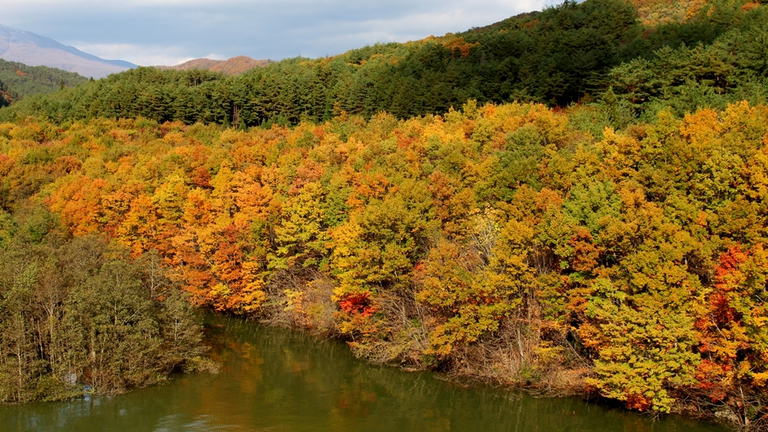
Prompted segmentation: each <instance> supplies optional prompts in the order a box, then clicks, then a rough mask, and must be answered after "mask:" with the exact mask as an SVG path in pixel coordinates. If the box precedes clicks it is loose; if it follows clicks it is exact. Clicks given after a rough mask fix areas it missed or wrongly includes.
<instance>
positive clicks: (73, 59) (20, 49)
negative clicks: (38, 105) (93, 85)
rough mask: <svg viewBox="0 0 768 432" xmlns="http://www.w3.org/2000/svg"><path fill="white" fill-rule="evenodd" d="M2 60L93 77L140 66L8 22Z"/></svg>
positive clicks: (1, 30)
mask: <svg viewBox="0 0 768 432" xmlns="http://www.w3.org/2000/svg"><path fill="white" fill-rule="evenodd" d="M0 59H4V60H7V61H12V62H19V63H23V64H26V65H30V66H48V67H52V68H56V69H62V70H65V71H68V72H76V73H78V74H80V75H83V76H85V77H93V78H101V77H104V76H107V75H109V74H113V73H118V72H122V71H125V70H128V69H131V68H135V67H136V65H134V64H132V63H129V62H126V61H122V60H104V59H102V58H99V57H96V56H94V55H91V54H88V53H84V52H82V51H80V50H78V49H77V48H74V47H71V46H67V45H64V44H61V43H59V42H56V41H55V40H53V39H50V38H47V37H44V36H40V35H37V34H35V33H32V32H28V31H24V30H18V29H14V28H11V27H6V26H4V25H0Z"/></svg>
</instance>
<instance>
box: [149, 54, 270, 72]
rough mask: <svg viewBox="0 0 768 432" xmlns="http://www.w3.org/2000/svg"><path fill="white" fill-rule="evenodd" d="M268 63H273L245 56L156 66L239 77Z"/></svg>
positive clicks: (164, 68) (162, 68)
mask: <svg viewBox="0 0 768 432" xmlns="http://www.w3.org/2000/svg"><path fill="white" fill-rule="evenodd" d="M270 63H274V62H273V61H271V60H254V59H252V58H250V57H247V56H237V57H232V58H231V59H228V60H211V59H207V58H200V59H194V60H190V61H187V62H184V63H182V64H179V65H176V66H157V68H158V69H160V70H169V69H174V70H182V71H188V70H195V69H204V70H210V71H212V72H221V73H223V74H224V75H240V74H242V73H243V72H246V71H249V70H251V69H253V68H257V67H263V66H266V65H268V64H270Z"/></svg>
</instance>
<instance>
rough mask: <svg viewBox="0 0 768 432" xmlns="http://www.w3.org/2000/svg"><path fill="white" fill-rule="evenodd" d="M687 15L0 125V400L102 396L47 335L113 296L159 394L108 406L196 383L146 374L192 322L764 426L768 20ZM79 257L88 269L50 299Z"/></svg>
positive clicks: (365, 57) (427, 46) (241, 80)
mask: <svg viewBox="0 0 768 432" xmlns="http://www.w3.org/2000/svg"><path fill="white" fill-rule="evenodd" d="M690 3H691V5H689V6H686V7H690V9H689V12H690V14H689V15H690V16H689V18H688V19H678V18H675V17H677V16H678V15H675V14H678V12H679V11H678V10H677V9H674V8H673V9H671V11H672V12H670V15H669V16H670V17H671V18H669V19H661V18H658V17H657V18H658V20H657V21H655V23H654V24H653V26H652V27H649V25H650V24H643V23H641V21H639V20H638V17H639V15H638V12H637V10H636V9H635V8H634V7H632V6H630V5H629V4H628V3H625V2H623V1H619V0H586V1H584V2H583V3H575V2H566V3H564V4H562V5H560V6H557V7H553V8H549V9H546V10H544V11H542V12H540V13H533V14H527V15H524V16H519V17H514V18H510V19H509V20H505V21H503V22H500V23H497V24H494V25H492V26H488V27H484V28H478V29H472V30H470V31H468V32H464V33H459V34H455V35H447V36H445V37H442V38H430V39H427V40H423V41H418V42H412V43H407V44H386V45H375V46H371V47H366V48H362V49H359V50H353V51H350V52H348V53H345V54H343V55H340V56H337V57H332V58H325V59H317V60H310V59H291V60H285V61H281V62H277V63H274V64H271V65H268V66H266V67H264V68H260V69H255V70H252V71H249V72H247V73H245V74H243V75H242V76H238V77H224V76H223V75H220V74H216V73H211V72H208V71H186V72H185V71H158V70H155V69H150V68H139V69H137V70H131V71H127V72H125V73H121V74H117V75H113V76H110V77H108V78H106V79H102V80H98V81H95V82H89V83H86V84H84V85H81V86H78V87H76V88H73V89H65V90H62V91H59V92H56V93H54V94H51V95H45V96H39V97H30V98H26V99H25V100H23V101H20V102H18V103H15V104H14V105H13V106H11V107H9V108H4V109H2V110H0V117H2V118H4V119H7V120H10V121H9V122H6V123H0V250H1V251H2V254H3V255H2V259H0V300H2V301H1V302H0V307H2V308H5V309H4V310H5V311H6V312H7V313H6V314H5V315H0V317H10V318H0V319H3V321H2V326H0V344H1V346H0V350H3V353H7V354H6V355H5V356H4V357H2V359H3V361H4V362H5V363H3V364H2V365H0V367H2V368H4V369H2V368H0V391H5V392H6V393H4V394H6V396H3V397H4V398H5V400H28V399H32V398H35V396H34V395H35V394H39V393H34V390H33V389H35V388H45V387H40V386H43V385H46V386H54V387H55V386H59V387H56V388H66V387H62V386H63V384H62V382H61V380H62V378H60V377H61V371H71V370H80V371H82V372H81V373H80V375H81V376H102V375H93V374H94V373H95V372H92V371H96V370H97V369H95V366H94V365H93V363H88V362H93V361H94V360H93V357H92V356H91V357H88V356H85V357H83V356H82V355H81V357H77V356H75V357H72V358H74V359H75V360H76V361H80V363H72V362H74V361H75V360H66V361H69V362H70V363H66V362H64V359H63V358H62V357H61V354H60V353H61V352H64V351H62V350H63V349H64V348H62V345H61V343H62V342H61V341H62V340H64V339H63V338H64V336H55V337H54V336H48V335H49V334H51V335H59V334H61V335H64V334H67V335H68V334H69V333H67V332H70V331H73V330H70V327H67V326H65V325H64V324H57V323H64V322H70V321H71V320H77V319H80V320H81V321H79V322H82V318H77V317H82V316H83V315H82V314H83V313H85V312H83V311H84V309H82V308H83V307H85V306H84V305H83V303H82V301H80V303H78V301H79V300H78V299H81V298H82V297H83V296H85V297H88V296H97V297H98V296H101V295H102V294H100V291H98V289H100V288H99V287H100V286H103V285H104V283H106V282H105V281H110V280H114V278H113V279H110V277H112V275H115V274H118V273H119V274H125V275H127V276H126V278H125V279H122V280H125V281H126V282H125V283H126V285H125V286H124V289H125V292H126V293H133V294H135V295H133V296H131V295H126V296H125V298H124V300H125V301H130V302H133V303H131V305H132V306H130V307H132V308H134V310H136V311H142V312H141V313H142V314H143V313H144V312H143V311H147V312H146V314H144V315H141V316H142V317H146V321H143V320H140V321H134V322H132V323H131V324H130V326H128V327H130V328H133V329H141V331H146V332H148V333H146V334H148V335H150V336H151V337H148V338H146V340H145V339H140V340H141V342H142V343H146V344H148V345H142V346H143V347H144V348H141V349H140V350H137V352H145V353H148V354H147V357H145V358H144V360H142V361H145V362H147V363H146V364H147V365H148V366H147V368H148V369H149V370H151V371H153V373H152V374H149V375H144V376H141V377H140V378H141V379H136V378H135V376H134V375H132V374H131V373H125V374H124V375H120V374H119V373H116V372H113V371H112V370H110V372H109V374H107V375H106V376H108V377H112V378H110V379H112V380H114V381H110V382H113V383H116V384H113V385H112V386H113V387H121V386H122V387H129V386H131V385H143V383H148V382H152V381H153V380H159V379H162V376H163V375H162V373H163V372H164V371H167V370H168V369H169V368H173V367H183V366H184V365H186V364H193V365H195V364H197V363H196V362H199V361H202V360H194V359H195V358H199V356H200V354H201V351H189V352H187V351H182V352H177V354H175V357H172V359H173V361H169V360H168V358H167V357H164V355H160V354H158V353H163V352H174V351H172V350H170V351H169V350H168V349H166V348H162V347H166V346H168V344H169V343H170V342H169V339H168V338H167V335H168V334H169V333H168V332H167V330H165V329H167V328H168V323H169V321H168V318H167V317H168V316H169V314H170V313H171V311H174V310H176V309H175V308H177V307H178V308H180V307H181V306H179V305H181V304H183V302H181V301H179V300H180V299H183V298H184V296H189V299H190V300H191V301H192V302H193V303H194V304H196V305H197V306H200V307H205V308H210V309H213V310H216V311H219V312H224V313H231V314H238V315H241V316H247V317H255V318H259V319H264V320H268V321H271V322H274V323H282V324H288V325H293V326H300V327H306V328H310V329H315V330H318V331H323V332H327V333H329V334H334V335H337V336H339V337H343V338H346V339H347V340H348V341H349V343H350V346H351V347H352V348H353V350H354V351H355V353H356V354H358V355H359V356H361V357H365V358H367V359H369V360H371V361H375V362H382V363H384V362H388V363H394V364H402V365H407V366H411V367H421V368H431V369H436V370H442V371H445V372H449V373H453V374H457V375H470V376H474V377H480V378H483V379H488V380H493V381H496V382H499V383H504V384H515V385H524V386H532V387H541V388H544V387H546V388H555V389H558V390H567V391H575V392H581V393H587V394H592V395H597V396H600V397H603V398H608V399H611V400H616V401H620V402H621V403H623V404H624V405H625V406H626V407H628V408H630V409H636V410H642V411H646V410H655V411H657V412H671V411H678V412H679V411H688V412H692V413H695V414H697V415H707V416H712V417H719V418H722V419H726V420H728V421H731V422H732V423H734V424H739V425H743V426H747V425H750V426H754V427H756V428H761V427H766V426H768V409H766V407H768V387H766V385H767V384H768V327H767V326H766V323H768V306H767V305H766V300H767V299H768V293H767V292H766V291H768V281H767V279H766V278H767V277H768V252H767V250H768V246H766V242H768V220H766V217H768V196H767V194H768V123H766V121H765V119H766V118H768V107H767V106H766V102H767V100H766V98H767V97H768V93H766V75H767V74H768V64H767V63H766V61H768V60H767V59H768V51H767V50H768V8H766V7H765V6H760V5H759V4H757V3H746V2H743V1H728V0H714V1H711V2H701V3H700V4H693V2H690ZM686 4H688V3H686ZM694 6H695V7H694ZM653 7H656V6H655V4H654V5H653ZM653 10H654V11H656V12H655V13H659V10H661V9H653ZM513 101H516V102H513ZM255 126H259V127H255ZM40 227H45V228H44V229H43V228H40ZM108 242H109V243H108ZM80 245H88V246H87V247H88V248H91V249H95V250H100V251H102V252H100V255H99V257H103V258H100V260H96V261H94V262H93V263H92V264H93V266H92V267H91V268H89V270H85V269H81V270H82V271H81V270H77V271H78V272H81V273H76V274H74V273H73V274H72V275H69V273H67V272H69V271H70V270H68V269H67V268H68V266H67V264H66V262H67V261H66V260H67V259H70V258H69V256H70V255H71V254H72V253H73V252H70V250H71V249H70V248H75V247H81V246H80ZM27 268H30V269H31V270H28V271H27V270H24V271H25V272H28V273H29V274H34V275H35V277H36V278H37V279H29V281H31V282H24V281H27V279H24V278H14V277H13V275H14V274H22V273H18V269H27ZM148 268H149V269H160V270H158V271H160V272H161V273H162V278H163V279H161V280H162V281H163V282H162V286H163V287H165V288H163V292H162V293H161V294H158V293H156V292H154V291H152V290H151V289H149V290H148V289H147V286H148V285H147V282H146V281H147V273H146V272H147V269H148ZM62 269H67V270H66V271H65V270H62ZM49 271H50V272H54V273H55V272H56V271H58V272H61V273H62V275H61V276H60V278H61V280H63V281H65V282H62V283H61V285H56V286H62V287H69V288H66V291H65V292H66V293H67V295H66V296H64V297H61V298H62V300H61V301H60V302H59V303H57V304H58V305H59V306H58V309H57V310H58V311H59V312H57V313H59V314H60V315H57V318H56V320H52V319H50V316H51V315H50V314H49V312H47V311H48V309H49V308H46V304H47V303H45V301H41V300H39V299H45V298H47V297H45V295H47V294H45V293H47V292H48V291H46V290H48V288H46V287H48V286H49V285H50V284H48V283H47V282H46V281H48V280H49V279H48V276H47V275H48V273H46V272H49ZM14 272H16V273H14ZM120 272H122V273H120ZM23 274H27V273H23ZM22 282H23V283H22ZM24 287H28V288H24ZM21 288H24V289H23V290H22V289H21ZM62 289H64V288H62ZM89 290H90V291H89ZM43 294H45V295H43ZM24 296H27V297H24ZM121 298H123V297H121ZM30 299H34V300H30ZM14 302H15V303H14ZM174 302H175V303H174ZM19 304H24V305H25V306H24V307H23V308H21V309H20V307H21V306H19ZM99 305H100V303H98V302H93V303H89V304H88V306H89V307H91V308H92V309H88V313H92V314H94V315H93V316H102V315H103V314H104V313H106V312H103V313H102V311H101V309H99V307H100V306H99ZM174 305H176V306H174ZM126 307H129V306H126ZM179 310H181V309H179ZM152 311H154V312H152ZM150 312H151V313H150ZM152 313H154V314H155V315H152ZM179 313H182V312H179ZM186 313H187V312H184V314H186ZM46 314H49V315H46ZM78 314H80V315H78ZM183 316H185V317H187V316H188V315H183ZM68 317H70V318H68ZM186 319H188V318H185V320H186ZM67 320H70V321H67ZM107 321H109V320H107ZM172 321H173V322H176V321H174V320H172ZM193 321H194V320H192V321H184V322H190V323H192V324H189V326H190V327H189V328H190V330H189V333H188V334H189V336H188V337H189V338H190V340H193V341H195V340H197V339H196V338H197V336H196V335H199V334H198V333H196V332H197V331H198V330H199V329H198V328H197V327H195V325H193V324H194V322H193ZM51 322H53V323H54V324H50V323H51ZM99 322H100V321H99ZM110 322H111V321H110ZM139 323H141V324H139ZM45 325H54V326H55V325H59V326H60V327H59V328H60V330H56V328H54V327H51V328H53V329H54V330H51V331H48V327H45ZM104 325H107V324H104ZM121 328H122V327H121ZM88 329H92V327H83V328H79V330H77V331H76V332H75V334H79V335H81V336H78V337H69V336H66V340H68V341H73V342H72V343H74V344H75V345H76V346H75V347H74V348H73V350H74V351H73V352H76V353H77V352H80V353H82V352H86V353H87V352H88V350H92V346H93V345H88V344H93V343H94V342H93V341H92V340H90V339H88V338H87V337H85V336H82V335H86V334H94V331H95V330H88ZM147 329H148V330H147ZM57 331H59V332H61V333H57ZM88 331H90V332H91V333H87V332H88ZM109 331H112V330H109ZM126 331H127V330H126ZM78 332H79V333H78ZM99 332H101V330H99ZM109 334H112V333H109ZM78 338H79V339H78ZM120 340H121V341H124V342H125V343H134V342H135V341H136V340H138V339H131V338H126V339H120ZM19 341H24V343H27V344H29V345H24V343H21V342H19ZM29 341H32V342H29ZM37 341H40V342H37ZM131 341H134V342H131ZM102 342H103V343H107V342H109V343H114V340H113V339H108V340H103V341H102ZM135 343H139V342H135ZM37 346H40V347H42V348H37ZM131 346H132V345H131ZM185 346H186V345H185ZM190 346H194V345H190ZM25 347H28V348H25ZM24 349H29V350H30V351H24V352H26V353H27V354H23V355H22V354H19V353H21V352H22V351H23V350H24ZM121 349H123V348H121ZM124 349H131V350H133V348H124ZM195 349H198V348H195ZM14 350H15V351H14ZM78 350H80V351H78ZM153 350H154V351H153ZM157 350H160V351H157ZM65 351H66V350H65ZM67 352H69V351H67ZM78 359H79V360H78ZM149 359H154V360H149ZM158 359H159V360H158ZM23 361H29V363H25V364H28V366H27V368H26V369H23V370H25V371H26V372H24V373H21V372H18V373H17V372H15V371H16V370H22V369H18V368H17V369H12V367H16V366H18V364H20V363H21V362H23ZM71 365H75V366H71ZM126 367H127V366H126ZM126 367H123V366H120V367H119V368H118V370H120V371H123V372H125V371H128V372H130V371H132V370H133V369H130V368H128V369H126ZM35 368H38V369H35ZM36 371H42V372H36ZM19 377H21V378H19ZM30 377H36V378H34V379H32V378H30ZM158 377H159V378H158ZM24 379H26V380H27V381H24ZM134 379H136V381H131V380H134ZM41 380H42V381H41ZM57 380H59V381H57ZM22 381H23V382H27V383H36V384H24V385H22V384H17V383H20V382H22ZM38 382H39V383H41V384H37V383H38ZM14 391H15V392H16V393H13V392H14ZM14 395H16V396H14ZM22 395H27V396H24V397H22ZM29 395H32V396H29ZM38 397H39V396H38ZM25 398H26V399H25Z"/></svg>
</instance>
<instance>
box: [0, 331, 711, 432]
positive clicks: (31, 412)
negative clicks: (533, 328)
mask: <svg viewBox="0 0 768 432" xmlns="http://www.w3.org/2000/svg"><path fill="white" fill-rule="evenodd" d="M208 327H209V331H208V340H209V342H210V343H211V344H212V346H213V350H212V354H213V357H214V358H216V359H217V360H219V361H220V362H221V363H222V371H221V373H219V374H218V375H209V374H199V375H183V376H177V377H175V378H174V380H173V381H171V382H170V383H168V384H166V385H162V386H157V387H152V388H147V389H140V390H137V391H134V392H131V393H129V394H126V395H121V396H116V397H112V398H96V397H92V398H86V399H78V400H73V401H67V402H53V403H37V404H28V405H23V406H18V407H14V406H11V407H0V430H2V431H5V432H9V431H38V430H39V431H395V432H407V431H414V432H415V431H419V432H422V431H423V432H427V431H483V432H485V431H514V432H517V431H520V432H523V431H525V432H537V431H541V432H545V431H546V432H549V431H573V432H575V431H585V432H586V431H590V432H596V431H622V432H640V431H653V432H673V431H674V432H688V431H724V430H725V429H723V428H719V427H717V426H713V425H709V424H703V423H699V422H696V421H693V420H689V419H685V418H681V417H676V416H672V417H667V418H664V419H663V420H657V421H654V420H653V419H651V418H650V417H648V416H644V415H640V414H635V413H630V412H625V411H622V410H611V409H607V408H604V407H600V406H597V405H593V404H587V403H585V402H583V401H582V400H581V399H578V398H563V399H561V398H533V397H531V396H529V395H527V394H524V393H518V392H511V391H508V390H503V389H499V388H494V387H490V386H478V387H472V388H463V387H461V386H458V385H455V384H451V383H448V382H445V381H441V380H440V379H438V378H439V376H437V375H435V374H432V373H428V372H420V373H409V372H404V371H401V370H398V369H395V368H391V367H379V366H373V365H369V364H366V363H365V362H362V361H360V360H357V359H355V358H354V357H353V356H352V355H351V353H350V352H349V349H348V348H347V347H346V345H345V344H344V343H341V342H339V341H333V340H321V339H318V338H316V337H313V336H311V335H307V334H303V333H301V332H297V331H292V330H286V329H277V328H270V327H265V326H261V325H258V324H254V323H249V322H245V321H243V320H238V319H234V318H224V317H210V318H209V320H208Z"/></svg>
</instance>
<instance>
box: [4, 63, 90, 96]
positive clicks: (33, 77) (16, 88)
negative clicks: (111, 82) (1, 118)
mask: <svg viewBox="0 0 768 432" xmlns="http://www.w3.org/2000/svg"><path fill="white" fill-rule="evenodd" d="M85 82H88V78H85V77H83V76H81V75H78V74H76V73H74V72H66V71H63V70H60V69H55V68H49V67H46V66H27V65H25V64H21V63H16V62H9V61H5V60H2V59H0V108H2V107H4V106H8V105H10V104H11V103H13V102H16V101H18V100H21V99H23V98H24V97H26V96H30V95H34V94H45V93H52V92H54V91H56V90H61V89H62V88H65V87H74V86H76V85H78V84H82V83H85Z"/></svg>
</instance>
